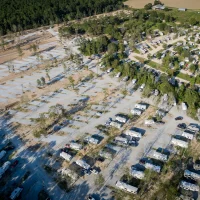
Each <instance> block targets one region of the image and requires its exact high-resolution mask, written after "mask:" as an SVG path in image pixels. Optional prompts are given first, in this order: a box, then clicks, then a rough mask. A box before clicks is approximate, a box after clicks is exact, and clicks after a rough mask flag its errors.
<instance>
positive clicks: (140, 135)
mask: <svg viewBox="0 0 200 200" xmlns="http://www.w3.org/2000/svg"><path fill="white" fill-rule="evenodd" d="M124 134H125V135H129V136H131V137H137V138H142V134H141V133H139V132H137V131H134V130H131V129H130V130H126V131H125V132H124Z"/></svg>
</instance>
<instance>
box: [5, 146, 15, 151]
mask: <svg viewBox="0 0 200 200" xmlns="http://www.w3.org/2000/svg"><path fill="white" fill-rule="evenodd" d="M14 148H15V146H12V145H10V146H6V147H5V148H4V150H7V151H8V150H13V149H14Z"/></svg>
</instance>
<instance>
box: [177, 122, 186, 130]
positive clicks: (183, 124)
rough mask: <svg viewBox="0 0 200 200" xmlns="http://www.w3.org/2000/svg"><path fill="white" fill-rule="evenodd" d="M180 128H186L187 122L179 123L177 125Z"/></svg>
mask: <svg viewBox="0 0 200 200" xmlns="http://www.w3.org/2000/svg"><path fill="white" fill-rule="evenodd" d="M177 127H178V128H181V129H186V127H187V126H186V124H185V123H182V124H178V126H177Z"/></svg>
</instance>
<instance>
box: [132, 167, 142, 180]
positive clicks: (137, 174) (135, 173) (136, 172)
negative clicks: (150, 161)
mask: <svg viewBox="0 0 200 200" xmlns="http://www.w3.org/2000/svg"><path fill="white" fill-rule="evenodd" d="M131 175H132V176H133V177H135V178H137V179H143V178H144V176H145V174H144V172H142V171H139V170H136V169H132V170H131Z"/></svg>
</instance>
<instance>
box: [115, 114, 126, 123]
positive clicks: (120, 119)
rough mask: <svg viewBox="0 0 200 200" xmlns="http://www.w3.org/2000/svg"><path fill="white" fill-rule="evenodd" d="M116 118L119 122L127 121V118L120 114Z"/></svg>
mask: <svg viewBox="0 0 200 200" xmlns="http://www.w3.org/2000/svg"><path fill="white" fill-rule="evenodd" d="M116 120H117V121H119V122H121V123H126V122H127V121H128V119H127V118H126V117H122V116H119V115H117V116H116Z"/></svg>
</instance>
